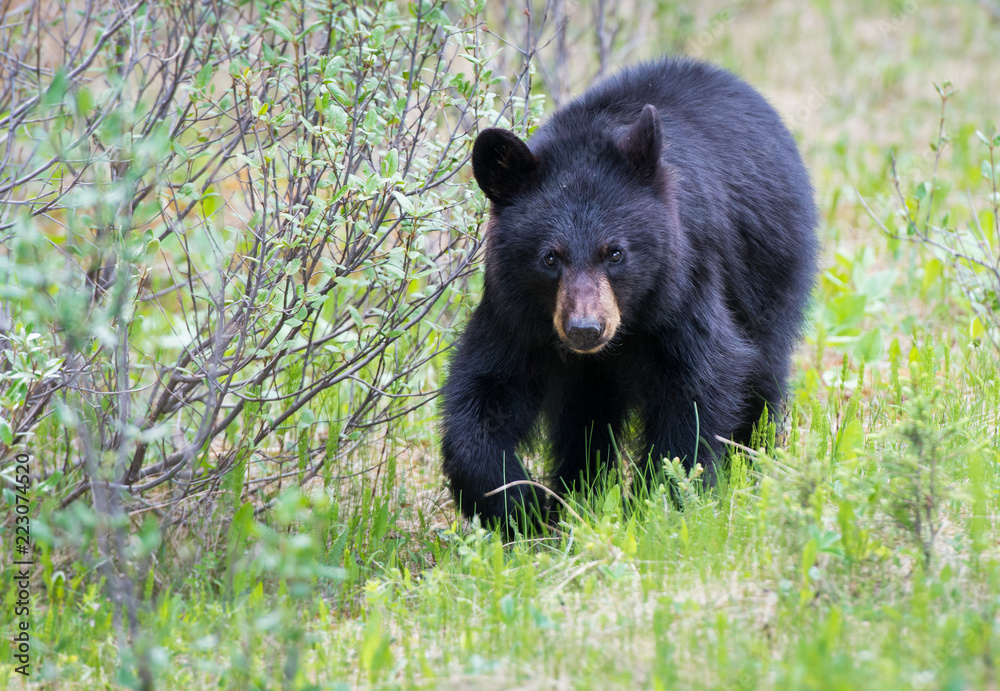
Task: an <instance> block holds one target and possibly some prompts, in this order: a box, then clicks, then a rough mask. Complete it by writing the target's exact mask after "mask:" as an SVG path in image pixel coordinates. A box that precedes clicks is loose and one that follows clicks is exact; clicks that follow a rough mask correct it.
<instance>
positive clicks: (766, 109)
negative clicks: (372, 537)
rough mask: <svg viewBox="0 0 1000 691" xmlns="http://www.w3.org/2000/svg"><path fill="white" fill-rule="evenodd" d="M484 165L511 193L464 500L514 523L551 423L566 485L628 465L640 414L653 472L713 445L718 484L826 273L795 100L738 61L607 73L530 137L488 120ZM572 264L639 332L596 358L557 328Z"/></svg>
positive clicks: (778, 383)
mask: <svg viewBox="0 0 1000 691" xmlns="http://www.w3.org/2000/svg"><path fill="white" fill-rule="evenodd" d="M473 167H474V172H475V175H476V179H477V181H478V182H479V184H480V186H481V187H482V188H483V190H484V191H485V192H486V194H487V196H488V197H489V199H490V200H491V201H492V202H493V205H492V219H491V222H490V226H489V229H488V231H487V249H486V276H485V287H484V291H483V296H482V302H481V304H480V305H479V307H478V308H477V309H476V311H475V312H474V314H473V315H472V318H471V320H470V322H469V324H468V327H467V328H466V331H465V333H464V334H463V335H462V337H461V339H460V341H459V344H458V348H457V352H456V353H455V355H454V357H453V359H452V361H451V369H450V374H449V377H448V380H447V383H446V385H445V388H444V407H443V453H444V472H445V475H447V477H448V479H449V480H450V482H451V488H452V491H453V492H454V494H455V498H456V501H457V503H458V506H459V507H460V509H461V510H462V512H463V513H464V514H466V515H467V516H471V515H473V514H475V513H478V514H479V515H480V516H481V517H482V518H483V519H484V520H485V521H487V522H491V521H497V520H499V521H501V522H506V519H507V518H508V517H510V516H512V515H514V514H515V510H516V507H517V506H518V505H519V504H525V506H526V508H527V509H529V513H530V512H531V509H532V508H533V507H535V506H537V503H536V502H535V498H534V497H535V494H534V493H533V492H532V491H531V490H530V488H526V487H525V486H521V487H517V488H513V489H510V490H508V491H506V492H502V493H499V494H496V495H493V496H490V497H487V496H485V495H486V493H487V492H489V491H490V490H493V489H495V488H497V487H499V486H501V485H503V484H505V483H509V482H512V481H515V480H523V479H527V475H526V474H525V471H524V470H523V468H522V465H521V464H520V462H519V461H518V459H517V456H516V451H517V449H518V448H519V446H520V445H521V444H522V442H524V441H525V440H526V439H527V438H528V437H529V435H530V434H531V432H532V431H533V430H534V429H537V424H538V423H539V421H540V418H541V416H542V415H544V417H545V419H546V420H547V423H548V425H547V429H548V430H549V432H550V436H551V439H550V440H551V443H552V450H553V453H554V461H555V463H554V466H553V468H552V481H553V482H552V487H553V488H554V489H556V490H557V491H564V490H565V488H567V487H572V486H574V484H575V483H576V482H577V480H578V478H579V477H580V475H581V473H584V472H590V471H593V470H594V467H593V463H594V462H595V460H596V459H597V458H598V456H599V458H600V459H601V461H602V462H603V461H606V460H607V459H608V458H609V457H611V445H612V444H611V436H610V435H611V434H614V435H615V440H616V441H617V440H618V438H619V436H620V434H621V432H622V428H623V425H624V424H625V422H626V417H627V416H628V415H629V414H630V413H632V412H633V411H636V412H638V417H639V420H640V421H641V424H642V437H641V440H640V446H639V448H638V449H636V451H637V454H636V456H637V458H639V459H640V461H641V462H642V467H641V468H640V469H639V470H640V472H641V473H642V474H644V475H646V476H647V477H648V476H650V475H651V474H652V473H654V472H655V470H656V469H657V468H658V465H659V463H660V459H661V458H662V456H663V455H668V456H669V457H673V456H680V457H682V458H683V459H684V462H685V463H686V464H687V466H688V467H690V466H691V465H692V464H693V462H694V458H695V454H696V453H697V459H698V462H700V463H701V464H702V465H703V466H704V467H705V469H706V479H707V481H708V482H709V483H711V482H714V472H715V464H716V463H717V462H718V460H719V459H720V458H721V456H722V454H723V453H724V448H723V446H722V445H721V444H720V443H719V442H718V441H717V439H716V436H717V435H718V436H721V437H723V438H731V439H735V440H736V441H738V442H746V441H747V440H748V438H749V435H750V431H751V429H752V426H753V424H754V423H755V422H756V421H757V420H758V419H759V417H760V414H761V412H762V410H763V407H764V405H765V404H767V406H768V407H769V408H770V409H771V410H778V408H779V406H780V402H781V398H782V395H783V392H784V387H785V383H786V380H787V375H788V367H789V359H790V355H791V353H792V350H793V348H794V346H795V342H796V340H797V338H798V336H799V331H800V327H801V324H802V317H803V311H804V308H805V306H806V302H807V299H808V295H809V292H810V288H811V286H812V282H813V276H814V273H815V261H816V252H817V241H816V236H815V227H816V222H817V219H816V211H815V207H814V204H813V195H812V189H811V187H810V184H809V177H808V174H807V172H806V169H805V167H804V166H803V164H802V160H801V159H800V157H799V154H798V152H797V150H796V146H795V142H794V141H793V139H792V137H791V135H790V134H789V133H788V130H787V129H786V128H785V127H784V125H783V124H782V123H781V120H780V118H779V117H778V115H777V114H776V113H775V111H774V110H773V109H772V108H771V106H770V105H768V104H767V102H766V101H765V100H764V99H763V98H762V97H761V96H760V95H759V94H758V93H757V92H756V91H754V90H753V89H752V88H751V87H750V86H748V85H747V84H746V83H744V82H743V81H741V80H740V79H738V78H736V77H734V76H733V75H731V74H729V73H728V72H725V71H723V70H721V69H717V68H714V67H711V66H708V65H705V64H702V63H699V62H694V61H689V60H675V59H664V60H660V61H657V62H652V63H647V64H642V65H638V66H635V67H632V68H630V69H626V70H624V71H623V72H621V73H620V74H618V75H617V76H615V77H612V78H610V79H607V80H605V81H603V82H601V83H599V84H597V85H596V86H594V87H593V88H591V89H590V90H589V91H587V92H586V93H585V94H584V95H583V96H582V97H580V98H579V99H577V100H576V101H574V102H572V103H571V104H569V105H568V106H566V107H565V108H563V109H561V110H559V111H558V112H556V113H555V114H554V115H553V116H552V118H551V119H550V120H549V122H548V123H547V124H545V125H544V126H543V127H541V128H539V130H538V131H537V132H536V134H535V135H534V136H533V137H532V138H531V140H530V143H529V144H528V145H527V146H526V145H524V144H523V143H522V142H520V140H518V139H517V138H516V137H515V136H514V135H513V134H512V133H510V132H505V131H502V130H497V129H489V130H485V131H484V132H482V133H481V134H480V136H479V139H478V140H477V141H476V146H475V149H474V152H473ZM610 246H615V247H620V248H621V250H622V252H623V255H622V258H621V260H620V261H617V262H616V263H609V262H608V261H606V260H605V259H604V256H605V254H606V249H602V248H607V247H610ZM553 250H558V256H559V257H560V260H559V262H558V263H556V265H555V267H551V266H549V265H548V264H547V263H546V262H547V261H548V260H547V259H546V255H547V254H548V253H549V252H550V251H553ZM602 252H604V254H602ZM570 267H575V268H576V269H579V270H586V271H590V272H592V273H593V274H594V275H598V274H599V275H601V276H606V278H607V281H608V282H610V285H611V287H612V290H613V292H614V296H615V300H616V301H617V307H618V310H619V312H620V316H621V327H620V328H619V329H618V331H617V332H616V334H615V336H614V338H613V340H612V341H611V343H610V344H608V345H607V346H606V347H604V349H603V350H601V351H599V352H597V353H596V354H590V355H585V354H578V353H576V352H573V351H571V350H569V349H567V347H566V346H565V345H564V344H563V343H562V342H561V341H560V338H559V337H558V335H557V334H556V332H555V331H554V329H553V312H554V309H555V303H556V292H557V290H558V289H559V276H560V272H561V271H565V270H569V268H570ZM696 408H697V415H696ZM609 430H610V431H609ZM699 431H700V435H699V434H698V432H699ZM698 436H700V439H701V442H700V444H699V443H697V442H696V439H697V438H698ZM588 452H589V456H588ZM646 458H650V459H651V463H649V464H647V463H645V459H646Z"/></svg>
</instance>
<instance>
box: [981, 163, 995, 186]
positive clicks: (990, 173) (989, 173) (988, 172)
mask: <svg viewBox="0 0 1000 691" xmlns="http://www.w3.org/2000/svg"><path fill="white" fill-rule="evenodd" d="M980 172H981V173H982V174H983V177H984V178H986V180H988V181H990V182H993V178H994V176H995V171H994V170H993V166H991V165H990V162H989V161H983V166H982V168H981V169H980Z"/></svg>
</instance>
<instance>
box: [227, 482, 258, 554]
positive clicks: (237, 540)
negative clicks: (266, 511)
mask: <svg viewBox="0 0 1000 691" xmlns="http://www.w3.org/2000/svg"><path fill="white" fill-rule="evenodd" d="M237 467H239V466H237ZM252 525H253V504H251V503H250V502H247V503H246V504H244V505H243V506H241V507H240V508H239V509H237V511H236V514H235V515H234V516H233V522H232V523H230V524H229V533H228V535H227V539H226V544H227V549H226V552H227V558H228V559H230V560H231V559H232V558H233V556H235V555H237V554H241V553H242V552H243V548H244V546H245V545H246V541H247V538H248V537H249V536H250V528H251V527H252Z"/></svg>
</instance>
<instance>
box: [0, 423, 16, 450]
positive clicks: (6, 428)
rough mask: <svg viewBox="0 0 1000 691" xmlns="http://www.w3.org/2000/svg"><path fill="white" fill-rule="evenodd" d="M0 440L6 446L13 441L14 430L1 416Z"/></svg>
mask: <svg viewBox="0 0 1000 691" xmlns="http://www.w3.org/2000/svg"><path fill="white" fill-rule="evenodd" d="M0 440H2V441H3V443H4V444H6V445H7V446H10V445H11V444H13V443H14V432H13V431H12V430H11V428H10V423H9V422H7V421H6V420H5V419H4V418H2V417H0Z"/></svg>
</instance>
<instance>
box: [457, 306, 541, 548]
mask: <svg viewBox="0 0 1000 691" xmlns="http://www.w3.org/2000/svg"><path fill="white" fill-rule="evenodd" d="M481 312H482V310H481V309H480V310H477V312H476V314H474V315H473V318H472V320H471V322H470V325H469V327H468V328H467V329H466V332H465V333H464V334H463V336H462V339H461V341H460V343H459V347H458V352H457V353H456V354H455V357H454V359H453V360H452V363H451V371H450V374H449V376H448V380H447V383H446V384H445V386H444V390H443V396H444V409H443V412H444V415H443V419H442V426H443V440H442V441H443V443H442V450H443V453H444V474H445V475H446V476H447V478H448V479H449V481H450V482H451V490H452V493H453V494H454V497H455V502H456V503H457V505H458V507H459V509H460V510H461V511H462V513H463V514H465V515H466V516H468V517H470V518H471V517H472V516H473V515H478V516H479V517H480V519H481V520H482V521H483V523H484V524H486V525H490V526H492V525H497V524H499V525H501V526H503V527H505V528H509V527H511V526H512V525H514V524H516V525H519V526H521V527H522V528H526V527H527V526H529V525H533V524H538V523H539V522H540V521H541V519H542V506H541V504H540V502H539V500H538V493H537V492H536V489H535V488H533V487H531V486H530V485H515V486H514V487H510V488H508V489H506V490H504V491H501V492H497V493H495V494H490V492H492V491H493V490H496V489H498V488H500V487H503V486H504V485H507V484H509V483H511V482H516V481H519V480H529V479H530V478H529V476H528V473H527V472H526V471H525V469H524V466H523V465H522V464H521V462H520V460H519V459H518V457H517V455H516V449H517V447H518V445H519V444H520V443H521V442H522V441H524V439H525V438H526V437H527V436H528V434H529V433H530V432H531V429H532V427H533V426H534V424H535V420H536V419H537V417H538V412H539V409H540V407H541V400H542V388H541V382H540V381H539V375H538V373H537V371H534V372H533V371H532V367H531V362H532V358H531V357H530V354H529V353H526V352H524V351H523V349H521V348H518V347H517V344H515V343H512V342H510V339H509V337H505V336H506V335H505V334H504V333H502V330H501V329H498V328H496V327H495V326H494V324H493V322H492V321H491V320H490V319H489V318H484V317H483V316H482V314H481Z"/></svg>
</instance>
